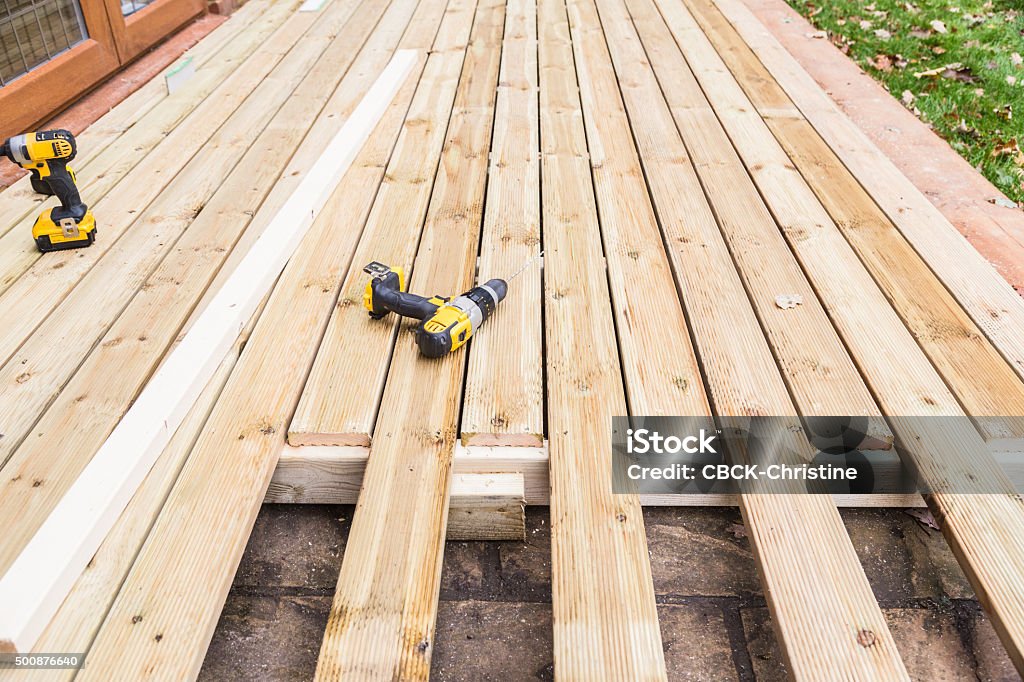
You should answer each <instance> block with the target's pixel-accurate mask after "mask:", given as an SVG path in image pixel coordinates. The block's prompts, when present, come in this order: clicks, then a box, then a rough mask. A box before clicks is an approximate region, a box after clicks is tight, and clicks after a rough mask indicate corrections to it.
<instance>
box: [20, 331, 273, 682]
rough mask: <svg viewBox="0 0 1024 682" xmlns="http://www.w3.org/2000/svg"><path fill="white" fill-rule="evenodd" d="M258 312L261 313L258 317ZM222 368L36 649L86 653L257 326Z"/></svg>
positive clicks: (56, 675) (44, 674) (54, 673)
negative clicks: (243, 347)
mask: <svg viewBox="0 0 1024 682" xmlns="http://www.w3.org/2000/svg"><path fill="white" fill-rule="evenodd" d="M257 316H258V315H257ZM254 322H255V318H254V319H253V320H252V321H250V323H249V326H248V327H247V328H246V329H245V330H244V331H243V332H242V334H241V336H240V337H239V339H238V342H237V343H236V344H235V345H234V347H233V348H232V351H231V352H230V353H228V355H227V357H225V358H224V361H223V362H222V363H221V365H220V367H218V368H217V371H216V373H215V374H214V376H213V377H212V378H211V379H210V382H209V384H207V386H206V388H205V389H204V390H203V393H202V394H201V395H200V396H199V399H198V400H196V403H195V405H194V406H193V407H192V409H191V410H190V411H189V414H188V416H187V417H186V418H185V420H184V421H183V422H182V423H181V426H180V427H178V430H177V431H176V432H175V434H174V438H172V439H171V441H170V443H168V445H167V447H166V448H165V449H164V451H163V453H162V454H161V455H160V458H159V459H158V460H157V463H156V464H155V465H154V466H153V470H152V471H151V472H150V473H149V475H148V476H147V477H146V480H145V482H144V483H143V484H142V485H141V486H140V487H139V490H138V492H137V493H136V494H135V496H134V497H133V498H132V501H131V503H130V504H129V505H128V506H127V507H125V509H124V511H123V512H122V513H121V516H120V517H119V518H118V521H117V523H116V524H115V525H114V527H113V528H112V529H111V531H110V534H109V535H108V536H107V537H106V539H105V540H104V541H103V544H102V545H100V547H99V549H98V550H97V551H96V554H95V556H93V558H92V559H91V560H90V561H89V566H88V567H87V569H86V570H85V571H83V572H82V575H81V576H80V577H79V578H78V580H77V581H76V582H75V585H74V587H73V588H72V589H71V591H70V592H69V593H68V596H67V598H66V599H65V600H64V602H63V603H62V604H61V606H60V609H58V610H57V613H56V614H54V617H53V618H52V619H51V621H50V624H49V625H48V626H47V627H46V629H45V630H43V633H42V634H41V635H40V637H39V639H38V640H37V641H36V644H35V646H34V647H33V649H32V651H33V652H36V653H38V652H50V651H77V652H87V651H88V650H89V646H90V645H91V644H92V640H93V637H94V636H95V634H96V631H97V630H98V629H99V626H100V624H101V623H102V622H103V619H104V617H105V616H106V614H107V610H108V609H109V608H110V605H111V604H112V603H113V601H114V598H115V597H116V596H117V593H118V591H119V589H120V587H121V583H122V582H123V581H124V578H125V576H126V575H127V574H128V571H129V570H130V569H131V566H132V563H133V562H134V561H135V557H136V555H137V554H138V552H139V550H140V549H141V547H142V543H143V542H144V541H145V539H146V535H147V534H148V533H149V529H150V528H151V527H152V524H153V522H154V521H155V520H156V517H157V515H158V514H159V512H160V507H161V506H163V503H164V500H165V499H166V498H167V494H168V493H169V492H170V489H171V487H172V486H173V485H174V481H175V479H176V478H177V476H178V472H180V471H181V468H182V466H183V465H184V463H185V460H186V458H187V457H188V455H189V453H190V452H191V451H192V446H193V445H194V444H195V442H196V438H198V436H199V433H200V430H201V429H202V427H203V425H204V424H205V423H206V419H207V417H208V416H209V414H210V411H211V410H212V409H213V405H214V403H215V402H216V400H217V398H218V396H219V395H220V392H221V389H223V387H224V384H225V382H226V381H227V378H228V376H230V374H231V371H232V370H233V369H234V366H235V363H236V362H237V360H238V355H239V353H240V352H241V347H242V345H243V344H244V342H245V339H247V338H248V335H249V333H250V332H251V331H252V324H253V323H254ZM76 673H77V671H75V670H60V671H58V670H31V671H26V670H18V671H13V670H0V682H26V681H38V682H53V681H54V680H71V679H73V678H74V676H75V674H76Z"/></svg>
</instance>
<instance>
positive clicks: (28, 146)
mask: <svg viewBox="0 0 1024 682" xmlns="http://www.w3.org/2000/svg"><path fill="white" fill-rule="evenodd" d="M77 153H78V146H77V145H76V144H75V137H74V135H72V134H71V133H69V132H68V131H66V130H43V131H39V132H35V133H25V134H24V135H16V136H15V137H12V138H11V139H9V140H7V141H6V142H4V143H3V145H2V146H0V156H6V157H7V158H8V159H10V160H11V161H13V162H14V163H16V164H18V165H19V166H21V167H22V168H24V169H25V170H27V171H29V172H30V173H31V177H30V178H29V180H30V181H31V183H32V189H33V190H35V191H36V192H39V193H40V194H45V195H47V196H50V195H53V196H56V197H57V199H59V200H60V206H56V207H54V208H51V209H47V210H45V211H43V212H42V213H40V214H39V217H38V218H36V222H35V224H34V225H33V226H32V238H33V239H35V241H36V247H37V248H38V249H39V250H40V251H42V252H44V253H45V252H47V251H58V250H61V249H77V248H81V247H83V246H89V245H90V244H92V243H93V242H94V241H96V219H95V218H94V217H93V215H92V211H90V210H89V207H88V206H86V205H85V204H83V203H82V198H81V196H79V194H78V187H77V186H76V185H75V172H74V171H73V170H71V168H70V167H69V166H68V164H69V163H70V162H71V160H72V159H74V158H75V154H77Z"/></svg>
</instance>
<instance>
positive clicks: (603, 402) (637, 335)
mask: <svg viewBox="0 0 1024 682" xmlns="http://www.w3.org/2000/svg"><path fill="white" fill-rule="evenodd" d="M538 12H539V17H538V22H537V23H538V27H539V29H538V30H539V65H540V85H541V94H540V117H541V118H540V121H541V128H540V139H541V152H542V153H541V177H542V184H541V187H542V192H543V193H542V207H543V213H542V216H543V224H544V235H543V238H544V249H545V253H546V255H545V261H546V263H545V286H544V289H545V294H544V302H545V313H546V314H545V318H544V319H545V339H546V342H547V343H546V351H547V357H546V364H547V382H548V386H549V387H555V390H552V391H549V395H548V422H549V432H550V434H551V437H550V441H549V444H548V446H549V452H550V462H549V467H550V489H551V534H552V535H551V581H552V607H553V609H554V660H555V674H556V676H557V677H558V678H560V679H565V680H584V679H644V680H651V679H664V678H665V677H666V675H667V673H666V669H665V661H664V655H663V652H662V644H661V633H660V630H659V627H658V613H657V607H656V605H655V600H654V586H653V582H652V577H651V566H650V559H649V557H648V553H647V539H646V536H645V533H644V521H643V512H642V511H641V508H640V503H639V501H638V500H637V498H636V496H635V495H614V494H612V471H611V467H612V452H611V429H610V426H611V418H612V417H613V416H615V415H624V414H626V392H625V388H624V386H623V380H622V368H620V365H619V353H618V352H617V349H616V345H617V344H616V338H615V323H614V318H616V317H618V318H619V320H620V325H619V331H620V333H621V336H620V339H619V342H620V343H621V344H622V348H623V349H630V350H629V352H628V353H626V352H624V353H623V354H624V356H625V357H626V358H628V359H629V360H630V361H631V362H635V361H636V360H637V359H638V358H639V357H643V356H645V355H647V356H649V357H650V356H653V355H655V354H658V355H661V356H662V357H666V358H668V359H669V360H670V361H671V362H673V363H675V364H676V367H675V368H673V369H672V370H671V371H669V372H666V371H664V369H663V368H661V367H658V368H656V370H655V371H652V372H651V374H652V376H651V377H650V378H649V381H650V383H651V384H652V391H651V392H652V393H653V394H655V395H657V394H660V396H661V399H662V400H664V402H662V403H661V404H662V406H663V407H664V408H665V409H668V410H672V409H678V410H679V411H681V412H685V411H687V409H690V410H692V409H694V408H693V406H692V405H691V404H688V402H689V403H692V402H693V401H694V400H696V402H697V409H698V410H701V409H703V410H706V409H707V405H706V402H705V401H704V400H703V397H704V394H703V389H702V384H701V381H700V375H699V373H698V372H697V369H696V362H695V361H693V360H692V357H693V356H692V351H691V350H690V348H689V345H688V343H687V342H686V340H685V339H680V340H678V341H676V342H675V343H674V344H670V345H669V346H667V347H663V348H661V349H658V348H656V347H655V345H656V343H657V342H658V340H659V339H657V338H655V336H654V335H655V334H656V333H657V327H658V326H659V325H657V324H653V322H654V321H653V319H652V318H651V317H645V316H643V315H640V316H639V317H638V316H637V313H639V312H641V311H640V310H639V308H640V307H642V306H643V305H644V303H643V302H642V301H647V300H649V299H650V297H651V296H652V295H653V296H659V295H661V296H665V297H666V298H667V299H668V304H667V305H666V308H667V309H668V311H669V314H668V320H669V321H668V322H666V326H667V325H670V324H672V322H673V321H674V323H675V324H677V325H679V326H678V327H677V329H680V330H682V329H685V322H684V321H683V319H682V315H681V313H680V311H679V309H678V305H677V304H676V300H677V299H676V295H675V286H674V284H673V283H672V279H671V273H670V272H669V268H668V263H667V262H666V259H665V254H664V250H662V249H659V248H656V247H655V244H654V243H653V242H655V241H658V242H660V238H658V237H657V227H656V225H654V221H653V216H651V214H650V204H649V203H647V204H646V213H645V214H642V215H641V217H642V218H648V219H647V220H644V221H642V222H640V224H638V225H636V226H634V225H633V224H632V222H631V221H630V213H631V211H634V210H635V211H637V212H639V211H641V210H642V206H643V204H641V202H645V203H646V197H645V196H636V195H630V196H623V197H621V198H617V197H616V186H617V181H618V180H619V179H620V178H623V177H627V176H626V175H625V174H623V173H622V172H621V169H619V168H615V167H608V168H604V167H602V166H601V165H600V164H601V163H604V162H606V161H610V160H611V159H609V158H608V157H606V156H605V154H610V153H611V151H612V150H610V149H603V148H602V147H601V146H600V144H599V143H598V140H597V139H596V137H594V135H593V133H592V132H591V133H590V135H588V132H589V131H585V130H584V125H583V118H584V116H587V117H593V116H595V114H596V112H595V110H594V109H593V108H592V107H593V103H592V102H591V103H590V107H591V108H589V109H588V110H587V111H586V112H585V111H584V108H583V105H582V104H581V100H580V94H581V91H582V93H583V94H584V97H586V96H587V95H588V94H589V92H590V89H591V88H592V87H593V85H592V84H591V83H590V82H589V80H588V81H587V82H586V83H585V84H584V83H578V81H577V77H576V74H577V72H579V73H581V74H582V75H584V76H585V75H586V71H587V68H588V66H587V64H586V63H585V62H576V63H575V65H574V57H575V55H574V54H573V45H572V40H571V37H570V32H569V24H568V21H567V16H566V6H565V3H564V2H562V0H541V1H540V3H539V6H538ZM600 115H601V114H597V116H600ZM627 135H628V132H627ZM588 143H589V144H590V151H591V153H592V154H595V157H594V158H591V157H590V156H589V155H588ZM592 163H593V165H594V166H596V167H595V168H594V169H593V178H594V180H595V181H596V182H597V184H598V186H597V187H595V184H594V182H592V180H591V172H592V170H591V166H592ZM636 182H639V183H640V185H642V184H643V182H642V179H640V178H638V177H635V176H634V177H633V185H632V187H624V188H622V189H624V190H628V189H633V190H634V191H636ZM595 190H596V194H597V196H596V197H595ZM642 192H643V194H645V191H642ZM630 201H632V202H634V203H636V204H637V206H636V207H635V208H632V207H630V206H629V205H628V202H630ZM599 204H600V208H601V212H602V213H601V215H602V219H603V224H601V225H599V224H598V205H599ZM602 228H603V233H602ZM634 232H635V233H636V236H635V237H633V236H631V235H632V234H633V233H634ZM602 237H603V238H604V244H605V252H606V253H607V254H608V272H607V275H606V272H605V268H604V264H605V258H604V254H603V253H602V248H601V246H602ZM641 273H642V274H641ZM609 276H610V277H609ZM609 280H610V286H609ZM641 289H643V290H644V291H643V292H641ZM652 292H653V293H652ZM610 300H611V302H612V303H613V304H614V307H615V310H614V311H612V310H609V305H608V302H609V301H610ZM672 311H675V313H677V314H672ZM684 336H685V335H684ZM644 344H650V345H649V346H646V347H645V345H644ZM636 369H637V367H636V366H628V367H627V368H626V381H627V384H628V385H629V387H630V390H631V391H633V394H632V395H633V400H632V404H633V406H634V409H636V410H638V411H639V412H642V411H643V409H644V408H646V407H649V406H650V405H652V404H654V402H653V401H651V400H647V399H645V398H644V396H645V395H646V393H645V388H644V387H643V386H642V384H641V381H642V379H643V377H642V376H638V375H637V374H636ZM666 391H667V393H666ZM688 397H689V398H690V400H689V401H688V400H687V398H688ZM494 450H495V452H496V453H497V451H499V450H501V448H494Z"/></svg>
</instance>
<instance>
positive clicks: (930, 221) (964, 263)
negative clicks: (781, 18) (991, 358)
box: [716, 0, 1024, 376]
mask: <svg viewBox="0 0 1024 682" xmlns="http://www.w3.org/2000/svg"><path fill="white" fill-rule="evenodd" d="M716 5H717V7H719V9H720V10H721V11H722V12H723V14H724V15H725V16H726V18H728V19H729V21H730V22H731V23H732V24H733V26H734V27H735V28H736V30H737V31H739V32H740V35H741V36H742V38H743V40H744V41H745V42H746V43H747V44H748V45H750V47H751V48H752V49H754V50H756V51H757V54H758V57H759V59H760V60H761V61H762V62H763V63H764V65H765V67H766V68H767V69H768V70H769V71H770V72H771V74H772V76H773V77H774V78H775V80H776V81H777V82H778V83H779V85H781V86H782V87H783V89H785V91H786V93H787V94H788V95H789V96H790V97H791V98H792V100H793V102H795V103H796V104H797V106H798V107H799V109H800V112H801V113H802V114H803V115H804V116H805V117H806V118H807V120H808V121H810V122H811V124H812V125H813V126H814V128H815V130H817V132H818V134H819V135H821V137H822V138H823V139H824V140H825V141H826V142H827V143H828V145H829V146H830V147H831V148H832V150H833V151H834V152H835V153H836V155H837V156H839V158H840V159H842V161H843V163H844V164H845V165H846V166H847V168H849V169H850V171H851V172H852V173H853V174H854V175H855V176H856V177H857V179H858V181H859V182H860V183H861V185H863V187H864V188H865V189H866V190H867V191H868V193H869V194H870V195H871V196H872V197H873V198H874V199H875V201H876V202H877V203H878V205H879V206H880V207H881V208H882V210H884V211H885V213H886V215H887V216H888V217H889V219H890V220H891V221H892V222H893V224H894V225H896V227H898V228H899V230H900V231H901V232H902V233H903V236H904V237H906V238H907V240H908V241H909V242H910V244H911V245H912V246H913V247H914V250H915V251H917V253H918V254H919V255H920V256H921V258H923V259H924V261H925V262H926V263H928V266H929V267H930V268H931V269H932V270H934V271H935V273H936V274H937V275H938V277H939V279H941V280H942V282H943V284H945V285H946V287H948V288H949V290H950V292H951V293H952V294H953V295H954V296H955V297H956V299H957V301H958V302H959V303H960V305H961V306H962V307H963V308H964V310H965V311H966V312H967V314H969V315H970V316H971V318H973V319H974V321H975V323H976V324H977V325H978V326H979V327H980V328H981V329H982V331H984V332H985V335H986V336H988V338H989V339H990V340H991V341H992V343H993V345H994V346H995V347H996V348H997V349H998V350H999V352H1000V353H1002V354H1003V356H1004V357H1005V358H1006V360H1007V362H1009V363H1010V365H1011V366H1012V367H1013V368H1014V369H1015V370H1016V371H1017V373H1018V374H1020V375H1022V376H1024V334H1021V332H1020V330H1021V329H1022V328H1024V299H1022V298H1021V296H1020V295H1019V294H1017V292H1015V291H1014V290H1013V288H1012V287H1011V286H1010V285H1009V284H1007V283H1006V281H1005V280H1003V278H1002V277H1000V276H999V274H998V273H997V272H996V271H995V269H994V268H993V267H992V266H991V265H990V264H989V263H988V262H987V261H986V260H985V259H984V257H983V256H981V254H979V253H978V252H977V251H976V250H975V249H974V248H973V247H972V246H971V245H970V243H969V242H968V241H967V239H966V238H964V237H963V236H962V235H961V234H960V233H959V232H958V231H957V230H956V228H955V227H954V226H953V225H952V224H951V223H950V222H949V220H947V219H946V217H945V216H943V215H942V213H941V212H940V211H939V210H938V209H937V208H935V206H933V205H932V204H931V202H929V201H928V199H927V198H926V197H925V196H923V195H922V194H921V192H920V191H918V190H917V188H916V187H914V185H913V183H911V182H910V181H909V180H908V179H907V178H906V176H904V175H903V174H902V173H900V171H899V169H897V168H896V166H895V165H894V164H893V163H892V161H890V160H889V159H888V158H887V157H886V156H885V154H883V153H882V152H881V151H880V150H879V149H878V148H877V147H876V146H875V145H874V143H872V142H871V141H870V140H869V139H868V137H867V136H866V135H865V134H864V132H863V131H862V130H860V129H859V128H858V127H857V126H856V125H855V124H854V123H853V122H852V121H850V120H849V119H848V118H847V117H846V116H845V115H844V114H843V113H842V112H841V111H840V110H839V108H838V106H836V104H835V102H833V101H832V99H831V98H829V96H828V95H827V94H825V93H824V92H823V91H822V90H821V88H820V87H818V85H817V84H816V83H815V82H814V80H813V79H812V78H811V77H810V76H809V75H808V74H807V72H806V71H804V70H803V68H801V67H800V65H799V64H798V63H797V62H796V60H794V59H793V57H792V56H791V55H790V54H789V53H788V52H786V50H785V48H783V47H782V46H781V45H780V44H779V42H778V41H777V40H776V39H775V38H774V36H772V35H771V33H770V32H769V31H768V30H767V29H765V27H764V26H763V25H762V24H761V22H760V21H758V20H757V18H756V17H755V16H754V15H753V14H752V13H751V12H750V10H749V9H747V8H746V6H745V5H743V3H742V2H738V1H737V0H717V2H716Z"/></svg>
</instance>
